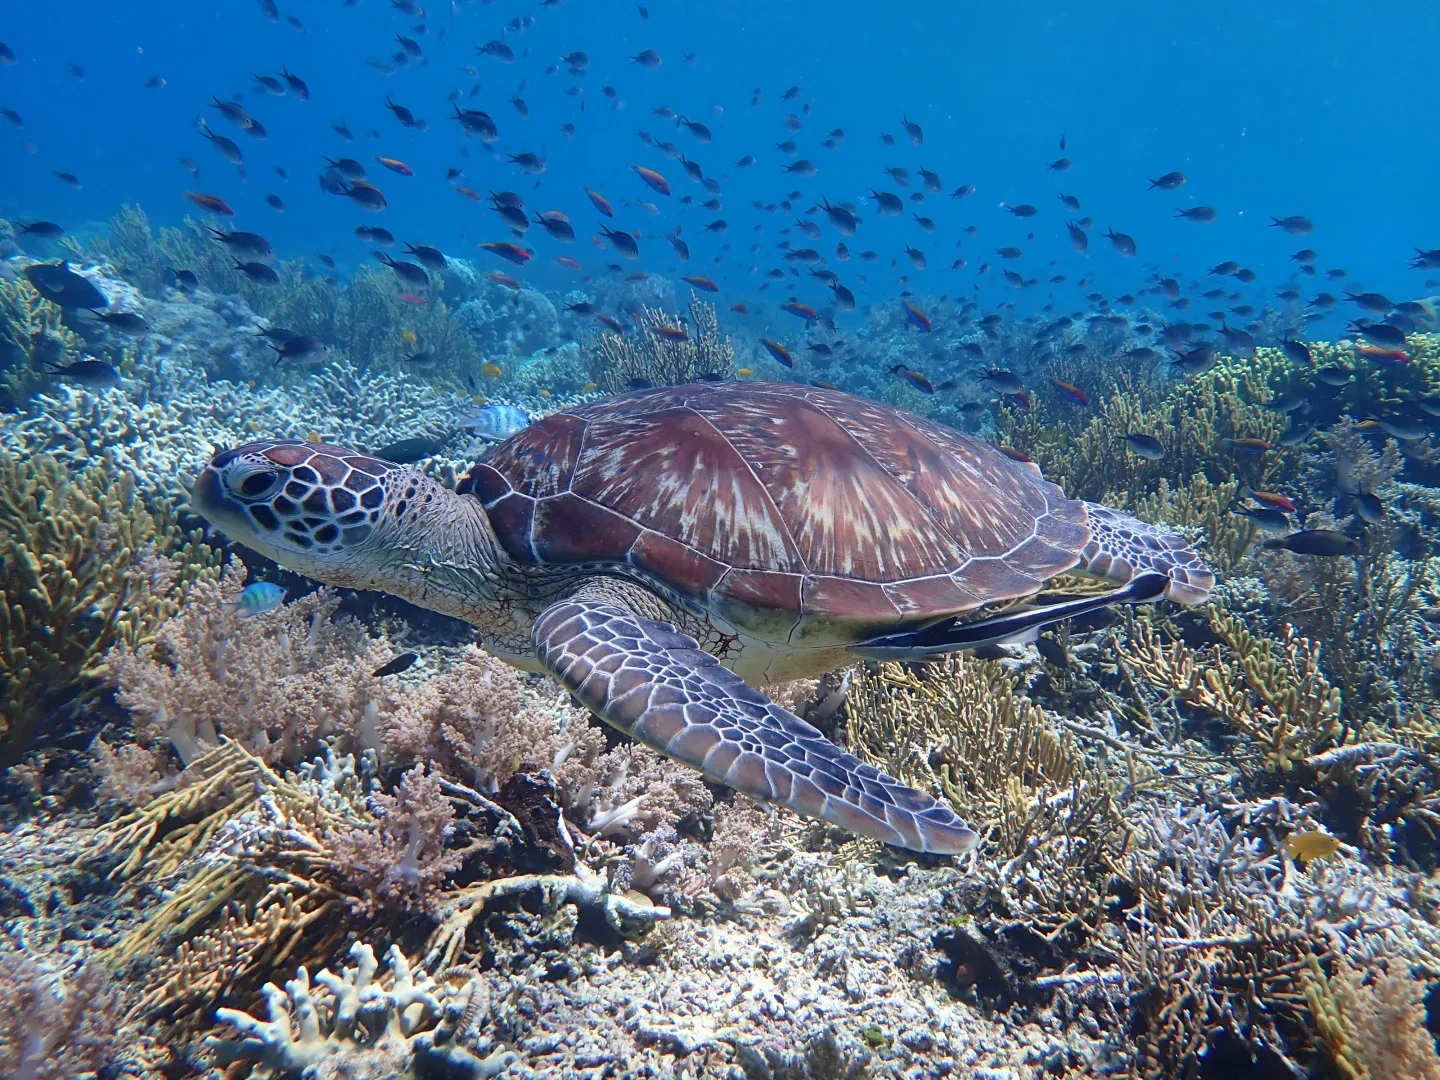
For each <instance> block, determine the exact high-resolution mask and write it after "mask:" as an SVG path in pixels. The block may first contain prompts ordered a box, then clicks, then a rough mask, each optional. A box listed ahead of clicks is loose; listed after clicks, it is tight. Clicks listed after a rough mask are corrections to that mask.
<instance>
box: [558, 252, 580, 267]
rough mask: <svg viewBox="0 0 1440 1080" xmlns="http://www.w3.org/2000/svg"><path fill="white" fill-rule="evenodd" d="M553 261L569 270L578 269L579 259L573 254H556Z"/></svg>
mask: <svg viewBox="0 0 1440 1080" xmlns="http://www.w3.org/2000/svg"><path fill="white" fill-rule="evenodd" d="M555 261H556V262H557V263H559V264H560V265H561V266H567V267H569V268H570V269H571V270H579V269H580V260H579V259H577V258H575V257H574V256H573V255H556V256H555Z"/></svg>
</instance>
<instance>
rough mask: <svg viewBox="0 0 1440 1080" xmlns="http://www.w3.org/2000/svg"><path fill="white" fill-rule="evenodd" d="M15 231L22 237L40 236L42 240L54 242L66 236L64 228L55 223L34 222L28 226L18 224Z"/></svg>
mask: <svg viewBox="0 0 1440 1080" xmlns="http://www.w3.org/2000/svg"><path fill="white" fill-rule="evenodd" d="M15 231H16V232H17V233H19V234H20V235H22V236H38V237H40V239H42V240H54V239H55V238H56V237H58V236H64V235H65V230H64V228H62V227H61V226H59V225H57V224H55V222H53V221H32V222H30V223H29V224H28V225H21V224H19V223H17V226H16V230H15Z"/></svg>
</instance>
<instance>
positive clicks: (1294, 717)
mask: <svg viewBox="0 0 1440 1080" xmlns="http://www.w3.org/2000/svg"><path fill="white" fill-rule="evenodd" d="M1210 623H1211V626H1212V628H1213V629H1214V630H1215V632H1216V634H1217V635H1219V637H1220V638H1221V640H1222V641H1223V642H1224V643H1225V645H1226V649H1225V650H1222V648H1221V646H1220V645H1214V646H1211V648H1210V651H1209V652H1208V654H1201V653H1198V652H1197V651H1196V650H1194V649H1192V648H1190V647H1189V646H1188V645H1185V644H1184V643H1183V642H1181V641H1172V642H1170V643H1169V644H1168V645H1167V644H1166V643H1164V642H1163V641H1162V639H1161V637H1160V635H1159V634H1158V633H1157V632H1156V631H1155V630H1153V629H1152V628H1151V627H1150V625H1149V624H1148V623H1147V622H1144V621H1137V623H1136V628H1135V633H1134V636H1133V638H1132V639H1131V642H1130V646H1129V649H1128V650H1127V652H1128V659H1129V660H1130V661H1131V662H1133V664H1134V666H1135V667H1136V668H1137V669H1138V670H1139V672H1140V673H1141V674H1142V675H1143V676H1144V677H1145V678H1146V679H1148V680H1149V681H1150V682H1151V683H1153V684H1155V685H1157V686H1160V687H1162V688H1163V689H1164V690H1165V691H1166V692H1167V693H1169V694H1172V695H1174V696H1175V697H1176V698H1177V699H1178V700H1180V701H1183V702H1185V703H1186V704H1188V705H1191V706H1194V707H1196V708H1199V709H1203V710H1205V711H1206V712H1208V713H1211V714H1213V715H1216V716H1219V717H1222V718H1223V719H1224V720H1225V721H1226V722H1227V723H1228V724H1229V725H1230V726H1231V728H1233V729H1234V731H1235V732H1236V733H1238V734H1239V735H1241V736H1243V738H1242V739H1241V740H1240V741H1239V744H1238V745H1237V747H1236V755H1237V758H1238V760H1239V761H1240V763H1241V767H1242V768H1243V769H1245V770H1246V771H1248V772H1251V773H1254V772H1257V771H1258V772H1266V773H1280V774H1284V773H1288V772H1290V771H1291V770H1293V769H1294V768H1296V766H1297V765H1299V764H1300V763H1302V762H1304V761H1305V760H1306V759H1307V758H1309V757H1310V756H1311V755H1313V754H1318V753H1320V752H1321V751H1323V750H1328V749H1330V748H1331V747H1333V746H1336V745H1338V743H1339V742H1340V741H1341V740H1342V738H1343V737H1344V727H1343V726H1342V724H1341V719H1340V714H1341V694H1340V691H1339V690H1338V689H1336V688H1335V687H1333V686H1331V685H1330V683H1329V682H1328V680H1326V678H1325V676H1324V674H1323V673H1322V672H1321V670H1320V647H1319V646H1318V645H1317V644H1315V643H1314V642H1311V641H1309V640H1307V639H1306V638H1302V637H1299V636H1297V635H1295V634H1294V633H1293V632H1289V633H1286V634H1284V635H1282V637H1281V638H1280V640H1279V641H1278V642H1277V641H1272V640H1271V639H1269V638H1263V637H1259V636H1257V635H1255V634H1253V633H1251V632H1250V630H1249V629H1248V628H1247V627H1246V626H1245V624H1244V623H1243V622H1242V621H1241V620H1240V619H1239V618H1238V617H1236V616H1232V615H1229V614H1227V613H1226V612H1225V611H1223V610H1222V609H1220V608H1219V607H1213V608H1211V611H1210Z"/></svg>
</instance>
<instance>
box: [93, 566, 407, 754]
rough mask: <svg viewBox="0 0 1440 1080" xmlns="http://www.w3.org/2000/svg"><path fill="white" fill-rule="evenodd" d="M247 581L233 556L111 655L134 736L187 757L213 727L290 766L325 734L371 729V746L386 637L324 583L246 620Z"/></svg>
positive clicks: (354, 737) (349, 741) (207, 742)
mask: <svg viewBox="0 0 1440 1080" xmlns="http://www.w3.org/2000/svg"><path fill="white" fill-rule="evenodd" d="M244 583H245V571H244V569H243V568H242V567H240V566H239V564H238V563H232V564H230V567H229V568H228V569H227V570H226V573H225V575H224V576H223V577H222V578H220V579H219V580H209V581H204V582H201V583H200V584H199V585H197V586H196V587H195V589H194V590H193V591H192V594H191V597H190V601H189V603H187V604H186V606H185V609H184V610H183V611H181V612H179V613H178V614H176V615H175V616H174V617H173V618H171V619H170V620H169V621H168V622H166V623H165V624H164V626H163V627H162V628H161V629H160V630H159V632H158V634H156V636H155V640H154V641H152V642H148V643H145V644H142V645H139V646H138V647H137V646H130V645H127V646H126V647H125V648H122V649H118V650H116V651H115V652H114V653H113V654H112V656H111V658H110V661H109V663H110V666H111V669H112V673H113V677H114V679H115V681H116V682H117V683H118V685H119V688H120V689H119V693H118V695H117V696H118V699H119V701H120V702H121V704H123V705H124V706H125V707H126V708H128V709H129V710H130V711H131V714H132V715H133V716H134V717H135V719H136V724H137V729H138V733H139V741H140V743H141V744H142V745H145V746H149V747H151V748H152V749H154V750H155V751H156V752H157V753H158V754H162V755H163V754H164V752H165V751H166V750H167V749H168V748H170V747H173V748H174V751H175V753H176V754H177V755H178V757H179V759H180V761H181V762H182V763H184V764H188V763H190V762H191V761H193V760H195V759H196V758H197V757H199V756H200V755H201V754H202V753H203V752H204V751H205V750H206V749H207V748H210V747H213V746H215V745H216V744H217V743H218V742H219V739H220V736H222V735H225V736H229V737H230V738H232V739H235V740H237V741H239V742H240V743H241V744H243V745H244V746H245V747H246V748H247V749H249V750H251V751H252V752H253V753H255V754H257V755H259V756H260V757H261V758H262V759H264V760H265V761H267V762H277V761H286V762H290V763H292V764H293V763H296V762H299V761H301V760H302V759H304V758H306V757H308V756H309V755H310V754H311V753H312V752H313V751H314V749H315V746H316V740H317V739H319V738H321V737H322V736H327V735H333V736H335V738H336V739H337V740H338V742H339V744H340V745H342V746H347V747H348V746H349V745H354V744H356V743H357V742H358V743H359V744H360V745H367V744H366V743H365V740H366V738H367V734H366V732H367V731H369V732H370V734H369V736H368V737H369V738H370V739H372V740H374V741H372V742H371V743H369V745H375V744H376V743H377V742H378V735H376V734H375V733H374V727H375V723H376V719H377V717H378V715H379V712H378V709H379V701H380V699H381V698H382V696H383V694H384V691H383V689H382V687H381V684H380V682H379V680H378V679H375V678H374V677H373V676H372V675H371V674H370V672H372V671H373V670H375V669H376V668H378V667H379V666H381V665H382V664H384V663H385V662H386V660H388V659H389V658H390V656H391V650H390V648H389V646H387V645H385V644H384V643H382V642H379V641H375V640H372V639H370V638H369V637H367V636H366V634H365V631H364V630H363V629H362V628H361V627H360V626H359V625H358V624H357V623H355V622H353V621H351V620H346V619H337V618H335V617H334V613H335V608H336V606H337V605H338V601H337V600H336V598H335V596H334V594H333V593H330V592H328V591H321V592H317V593H312V594H311V595H309V596H306V597H302V598H301V599H299V600H295V601H293V602H291V603H288V604H285V605H284V606H283V607H281V608H279V609H277V610H276V611H273V612H267V613H266V614H265V615H261V616H256V617H254V618H245V617H244V616H243V615H242V614H241V613H240V612H239V611H237V610H236V603H235V602H236V599H237V597H238V596H239V595H240V592H241V589H242V588H243V586H244Z"/></svg>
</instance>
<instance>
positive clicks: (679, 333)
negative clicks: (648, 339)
mask: <svg viewBox="0 0 1440 1080" xmlns="http://www.w3.org/2000/svg"><path fill="white" fill-rule="evenodd" d="M650 332H651V333H652V334H654V335H655V336H656V337H662V338H664V339H665V340H666V341H689V340H690V335H689V334H687V333H686V332H685V328H684V327H683V326H663V325H662V326H657V327H655V328H654V329H652V330H651V331H650Z"/></svg>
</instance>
